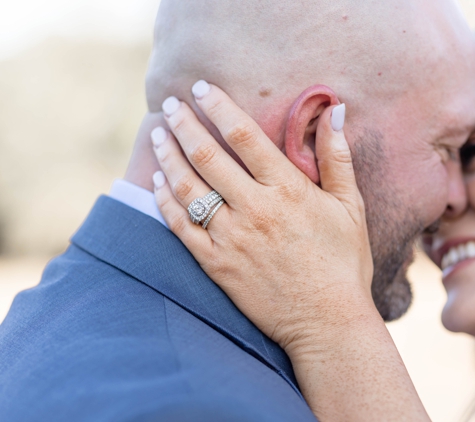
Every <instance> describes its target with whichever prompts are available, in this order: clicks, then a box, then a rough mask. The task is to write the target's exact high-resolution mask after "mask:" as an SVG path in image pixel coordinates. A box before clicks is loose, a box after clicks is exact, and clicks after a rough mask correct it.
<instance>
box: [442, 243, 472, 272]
mask: <svg viewBox="0 0 475 422" xmlns="http://www.w3.org/2000/svg"><path fill="white" fill-rule="evenodd" d="M470 258H475V241H471V242H467V243H464V244H461V245H457V246H454V247H453V248H450V249H449V251H448V252H447V253H446V254H445V255H444V257H443V258H442V270H445V269H446V268H448V267H452V266H454V265H456V264H458V263H459V262H461V261H464V260H466V259H470Z"/></svg>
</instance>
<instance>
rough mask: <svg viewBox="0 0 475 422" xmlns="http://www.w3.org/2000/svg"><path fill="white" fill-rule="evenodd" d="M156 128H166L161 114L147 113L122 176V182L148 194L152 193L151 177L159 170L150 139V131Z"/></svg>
mask: <svg viewBox="0 0 475 422" xmlns="http://www.w3.org/2000/svg"><path fill="white" fill-rule="evenodd" d="M157 126H165V127H166V123H165V120H164V119H163V114H162V113H147V114H146V115H145V117H144V119H143V121H142V124H141V126H140V129H139V131H138V134H137V138H136V140H135V146H134V150H133V153H132V158H131V159H130V162H129V167H128V168H127V172H126V173H125V176H124V180H126V181H128V182H130V183H133V184H134V185H137V186H140V187H141V188H143V189H147V190H148V191H150V192H153V191H154V188H153V181H152V176H153V175H154V173H155V172H157V171H158V170H160V167H159V165H158V162H157V159H156V158H155V154H154V152H153V145H152V140H151V138H150V134H151V133H152V130H153V129H155V128H156V127H157Z"/></svg>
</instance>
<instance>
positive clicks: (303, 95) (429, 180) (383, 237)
mask: <svg viewBox="0 0 475 422" xmlns="http://www.w3.org/2000/svg"><path fill="white" fill-rule="evenodd" d="M474 75H475V45H474V43H473V37H472V34H471V32H470V29H469V28H468V25H467V24H466V23H465V21H464V19H463V17H462V15H461V12H460V10H459V9H458V7H457V6H456V4H455V2H454V1H453V0H386V1H384V2H382V1H376V0H358V1H355V0H314V1H302V0H280V1H275V0H260V1H256V0H238V1H237V0H162V2H161V6H160V11H159V15H158V19H157V24H156V29H155V44H154V50H153V55H152V59H151V62H150V68H149V72H148V76H147V99H148V104H149V110H150V112H152V113H156V112H159V111H160V110H161V103H162V101H163V100H165V98H167V97H168V96H170V95H175V96H177V97H179V98H180V99H182V100H185V101H187V102H188V103H189V104H190V105H191V106H192V107H194V109H195V111H197V112H198V115H199V117H200V118H201V120H202V121H203V122H204V123H205V125H206V126H207V127H208V128H209V129H210V130H211V132H212V134H213V135H215V136H216V137H217V138H218V139H219V134H217V133H216V131H215V128H213V126H212V125H211V124H210V122H207V121H206V119H205V118H204V116H203V115H202V114H199V111H198V108H197V107H196V105H195V104H194V101H193V99H192V96H191V86H192V85H193V83H194V82H196V81H197V80H199V79H205V80H207V81H208V82H211V83H214V84H216V85H218V86H219V87H221V88H222V89H224V90H225V91H226V92H227V93H228V94H229V95H230V96H231V97H232V98H233V99H234V100H235V101H236V102H237V104H238V105H240V106H241V107H243V109H244V110H245V111H247V112H248V113H249V114H250V115H251V116H252V117H253V118H254V119H255V120H256V121H257V122H258V123H259V124H260V125H261V126H262V128H263V129H264V131H265V132H266V133H267V134H268V135H269V137H270V138H271V139H272V140H273V141H274V142H275V143H276V144H277V145H278V146H279V147H280V148H281V149H282V151H284V152H285V153H286V154H287V156H288V157H289V159H290V160H291V161H292V162H293V163H294V164H295V165H296V166H297V167H299V168H300V169H301V170H302V171H304V172H305V173H306V174H308V175H309V177H311V178H312V179H313V180H314V181H318V157H316V158H315V157H314V156H312V153H311V151H312V150H314V144H315V120H316V119H318V116H319V113H321V110H322V107H325V106H327V105H328V104H330V103H335V102H338V101H341V102H345V103H346V104H347V110H348V113H347V123H346V126H345V133H346V136H347V138H348V141H349V144H350V147H351V149H352V152H353V161H354V166H355V171H356V176H357V180H358V184H359V187H360V189H361V191H362V194H363V197H364V199H365V202H366V207H367V219H368V228H369V232H370V239H371V244H372V249H373V259H374V264H375V272H374V273H375V278H374V280H373V297H374V299H375V302H376V305H377V306H378V309H379V310H380V312H381V314H382V315H383V317H384V318H386V319H388V320H391V319H394V318H397V317H399V316H400V315H401V314H402V313H404V311H405V310H406V309H407V307H408V306H409V304H410V299H411V293H410V288H409V284H408V283H407V281H406V278H405V269H406V268H407V264H408V262H409V260H410V256H411V250H412V242H413V241H414V239H415V238H416V237H417V236H418V234H420V232H421V230H422V229H424V228H425V227H427V226H429V225H431V224H432V223H433V222H434V220H436V219H438V218H439V217H440V215H441V214H442V213H443V211H444V209H445V208H446V207H450V206H451V204H449V203H448V199H447V198H448V197H449V195H448V194H447V186H449V185H450V183H451V181H449V180H448V176H447V172H446V170H445V168H444V163H441V161H440V157H439V155H437V154H438V152H437V151H438V148H442V149H443V148H444V145H450V146H454V145H459V146H460V144H461V143H463V138H464V137H465V138H466V137H468V134H469V132H470V130H472V129H473V128H474V127H475V112H474V111H473V110H474V107H473V106H474V104H475V77H474ZM322 86H325V89H322V88H321V87H322ZM327 88H328V89H327ZM329 92H330V94H329ZM310 99H311V101H310ZM302 110H304V111H305V112H302ZM295 121H297V122H298V124H297V125H295V124H293V123H292V122H295ZM302 127H303V128H306V130H304V131H300V132H299V130H298V128H302ZM293 128H297V129H295V130H294V129H293ZM220 141H221V142H223V141H222V139H220ZM309 151H310V153H309Z"/></svg>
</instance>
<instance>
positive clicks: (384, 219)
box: [352, 130, 424, 321]
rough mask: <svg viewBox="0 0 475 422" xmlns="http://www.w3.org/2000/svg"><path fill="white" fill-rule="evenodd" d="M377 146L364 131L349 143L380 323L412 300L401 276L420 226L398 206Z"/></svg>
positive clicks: (411, 210) (379, 139)
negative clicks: (366, 232) (372, 268)
mask: <svg viewBox="0 0 475 422" xmlns="http://www.w3.org/2000/svg"><path fill="white" fill-rule="evenodd" d="M383 145H384V138H383V135H382V134H380V133H378V132H375V131H371V130H366V131H364V135H362V136H360V137H358V138H357V140H356V142H355V143H354V147H353V149H352V155H353V165H354V168H355V173H356V177H357V181H358V187H359V189H360V191H361V194H362V196H363V198H364V201H365V204H366V219H367V223H368V232H369V239H370V243H371V251H372V255H373V263H374V276H373V283H372V295H373V300H374V303H375V305H376V308H377V309H378V311H379V313H380V314H381V316H382V317H383V319H384V320H385V321H393V320H395V319H398V318H400V317H401V316H402V315H404V313H405V312H406V311H407V310H408V309H409V307H410V305H411V302H412V291H411V286H410V284H409V281H408V279H407V276H406V272H407V268H408V266H409V264H410V263H411V262H412V259H413V250H414V243H415V241H416V240H417V238H418V236H419V235H420V234H421V232H422V230H423V229H424V226H423V224H422V223H421V219H420V218H419V217H418V212H417V210H416V209H415V207H414V206H413V204H404V203H403V201H401V200H400V198H401V196H400V195H398V192H397V189H396V187H395V186H394V185H393V184H392V183H391V181H390V180H389V175H388V168H389V166H388V157H387V155H386V153H385V150H384V148H383ZM398 199H399V200H398Z"/></svg>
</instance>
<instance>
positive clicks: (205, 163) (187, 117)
mask: <svg viewBox="0 0 475 422" xmlns="http://www.w3.org/2000/svg"><path fill="white" fill-rule="evenodd" d="M163 111H164V113H165V118H166V120H167V123H168V126H169V127H170V129H171V131H172V132H173V134H174V135H175V137H176V139H177V140H178V142H179V143H180V145H181V147H182V148H183V151H184V153H185V154H186V156H187V158H188V160H189V161H190V163H191V164H192V166H193V167H194V168H195V169H196V171H197V172H198V173H199V174H200V175H201V176H202V177H203V179H204V180H206V182H207V183H208V184H209V185H210V186H212V187H213V188H214V189H215V190H217V191H218V192H219V193H220V194H221V195H222V196H223V198H225V199H226V202H228V204H230V205H231V206H233V204H235V203H238V202H240V200H241V198H243V197H245V196H246V195H247V193H248V191H249V187H250V185H251V184H254V183H255V182H254V181H253V180H252V178H251V177H250V176H249V175H248V174H247V173H246V172H245V171H244V170H243V168H242V167H241V166H239V164H238V163H237V162H236V161H235V160H234V159H233V158H231V156H230V155H229V154H228V153H227V152H226V151H224V149H223V148H222V147H221V145H219V143H218V142H217V141H216V140H215V139H214V137H213V136H211V134H210V133H209V132H208V130H207V129H206V128H205V127H204V126H203V124H202V123H201V122H200V121H199V120H198V118H197V117H196V115H195V113H194V112H193V110H191V109H190V107H189V106H188V104H186V103H184V102H180V101H178V100H177V99H176V98H175V97H170V98H168V99H167V100H165V102H164V103H163Z"/></svg>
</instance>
